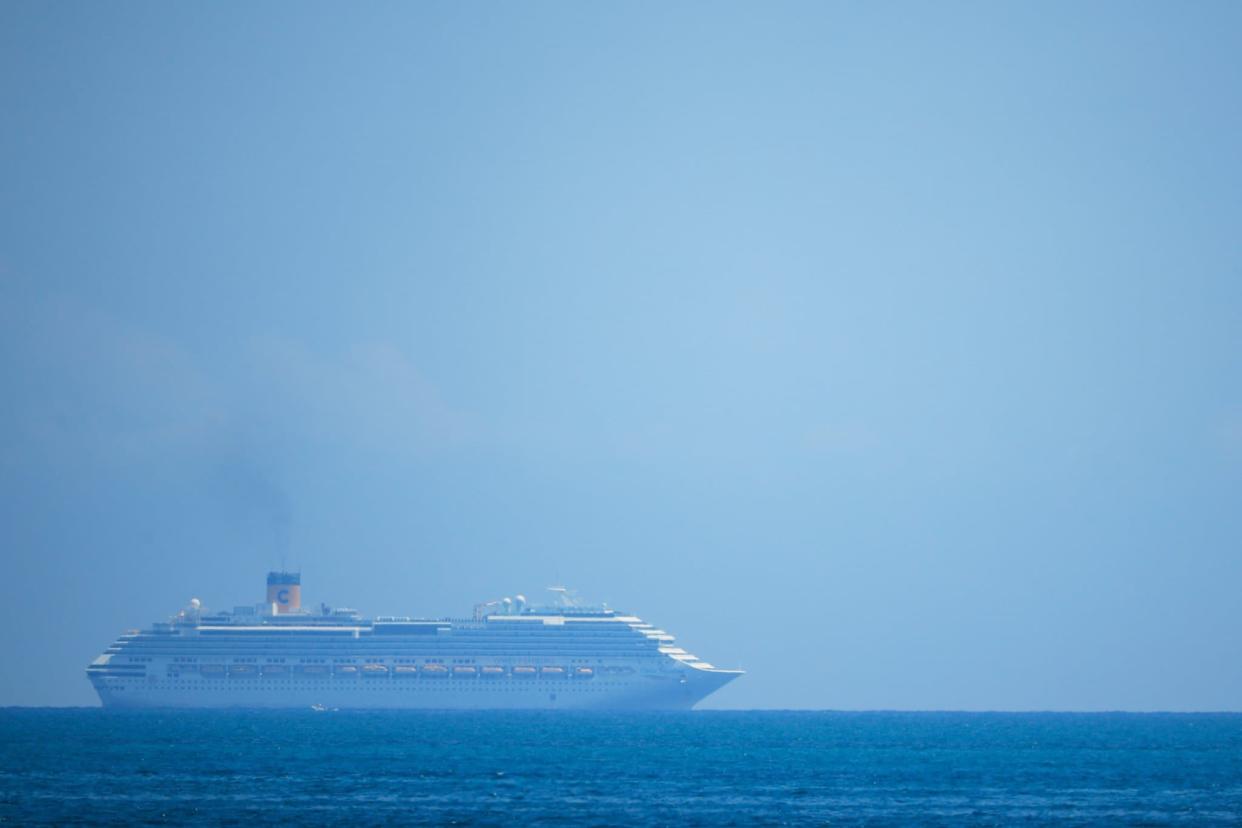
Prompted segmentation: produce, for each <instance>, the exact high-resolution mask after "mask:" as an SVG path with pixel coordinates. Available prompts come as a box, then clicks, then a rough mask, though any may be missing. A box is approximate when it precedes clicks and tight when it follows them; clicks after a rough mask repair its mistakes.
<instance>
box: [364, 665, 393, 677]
mask: <svg viewBox="0 0 1242 828" xmlns="http://www.w3.org/2000/svg"><path fill="white" fill-rule="evenodd" d="M362 674H363V675H364V676H366V677H367V678H387V677H388V668H387V667H386V666H384V665H383V664H364V665H362Z"/></svg>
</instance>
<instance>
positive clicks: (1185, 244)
mask: <svg viewBox="0 0 1242 828" xmlns="http://www.w3.org/2000/svg"><path fill="white" fill-rule="evenodd" d="M0 171H2V172H3V175H2V177H0V381H2V382H3V389H4V391H3V397H2V399H3V405H2V406H0V440H2V441H3V442H2V444H0V527H2V528H0V542H2V543H0V545H2V553H0V554H2V555H3V563H2V566H3V570H2V572H0V575H2V577H0V606H2V607H3V609H2V613H3V615H2V617H0V623H2V626H0V658H2V659H3V663H4V669H3V670H0V704H57V705H61V704H95V703H97V701H96V699H95V696H94V693H93V691H92V690H91V688H90V685H89V683H88V682H87V680H86V678H85V674H84V671H83V668H85V666H86V665H87V663H88V662H89V661H90V659H91V658H93V657H94V656H95V655H96V654H97V653H98V652H100V651H101V650H102V649H103V648H104V647H105V646H107V644H108V643H109V642H110V641H111V640H112V639H113V638H114V637H115V636H116V635H117V634H118V633H120V632H122V631H123V630H125V629H127V628H130V627H138V626H145V625H147V624H148V623H150V622H151V621H153V620H157V619H162V618H164V617H166V616H167V615H169V614H171V613H173V612H175V611H176V610H177V609H178V608H179V607H181V606H182V605H184V603H185V602H186V601H188V599H189V598H190V597H191V596H197V597H199V598H201V599H202V600H203V601H204V603H206V604H207V605H208V606H212V607H231V606H232V605H233V604H240V603H252V602H255V601H259V600H261V599H262V594H263V577H264V574H265V573H266V571H267V570H268V569H269V568H270V567H273V566H276V565H279V564H280V562H281V559H282V556H283V557H284V558H285V559H286V560H287V561H288V563H289V565H290V566H292V567H298V568H300V569H301V570H302V572H303V573H304V579H303V580H304V587H303V590H304V595H305V597H306V599H307V600H309V601H319V600H324V601H328V602H330V603H333V604H335V605H338V606H340V605H348V606H354V607H357V608H359V609H361V610H362V611H364V612H367V613H376V614H397V613H400V614H416V615H437V616H438V615H454V616H464V615H468V614H469V612H470V608H471V606H472V605H473V604H474V603H475V602H476V601H481V600H484V599H488V598H496V597H501V596H503V595H512V594H514V593H516V592H525V593H526V594H528V595H531V596H534V595H536V594H538V593H540V592H541V590H542V588H543V587H545V586H547V585H549V584H551V583H553V582H554V581H556V580H560V581H564V582H567V583H569V584H570V585H572V586H576V587H577V588H578V589H579V590H580V592H581V593H582V594H583V595H584V596H587V597H589V598H594V599H597V600H602V601H608V602H609V603H610V604H612V605H614V606H617V607H620V608H624V609H629V610H632V611H634V612H637V613H639V614H641V615H642V616H643V617H644V618H646V619H648V620H650V621H652V622H654V623H656V624H657V625H659V626H661V627H664V628H666V629H668V630H669V631H671V632H673V633H674V634H676V635H677V636H678V640H679V643H681V644H682V645H683V646H685V647H686V648H687V649H689V650H690V651H691V652H694V653H696V654H698V655H700V656H702V657H704V658H706V659H707V660H709V661H712V662H713V663H715V664H718V665H720V666H728V667H734V666H741V667H743V668H745V669H746V670H748V671H749V672H748V675H746V676H745V677H744V678H742V679H741V680H739V681H737V682H735V683H734V684H732V685H731V686H730V687H728V688H727V689H726V690H724V691H722V692H721V693H719V694H718V695H717V696H715V697H713V698H712V699H711V700H710V703H709V706H727V707H752V706H758V707H819V708H824V707H826V708H991V709H1032V708H1034V709H1065V708H1069V709H1116V708H1128V709H1217V710H1219V709H1239V708H1242V598H1240V589H1242V4H1238V3H1236V2H1221V3H1212V2H1194V3H1175V2H1167V3H1162V4H1143V3H1137V2H1118V3H1106V2H1091V3H1079V2H1065V3H1034V2H1032V3H1027V4H1020V3H1016V2H1014V3H991V2H979V3H972V4H954V3H922V2H919V3H909V4H902V3H862V2H857V3H825V2H816V3H808V4H805V5H803V4H795V3H775V4H774V3H752V4H743V5H727V4H722V3H716V2H713V3H697V4H696V3H664V2H660V3H654V2H653V3H641V2H627V3H619V4H612V5H605V4H600V3H586V4H584V3H570V2H566V3H526V4H521V3H483V2H477V3H460V2H451V3H443V4H435V3H397V4H385V3H367V4H361V5H359V4H345V3H339V4H332V5H316V4H311V3H260V4H223V5H220V4H203V3H166V2H156V3H138V2H125V3H118V2H114V3H82V4H68V3H45V2H29V3H26V2H12V1H10V2H6V3H3V4H0Z"/></svg>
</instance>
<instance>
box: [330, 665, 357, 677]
mask: <svg viewBox="0 0 1242 828" xmlns="http://www.w3.org/2000/svg"><path fill="white" fill-rule="evenodd" d="M332 672H333V673H336V674H337V675H338V676H356V675H358V668H357V667H355V666H354V665H352V664H338V665H336V667H335V668H333V670H332Z"/></svg>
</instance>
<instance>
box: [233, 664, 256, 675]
mask: <svg viewBox="0 0 1242 828" xmlns="http://www.w3.org/2000/svg"><path fill="white" fill-rule="evenodd" d="M258 675H259V671H258V669H257V668H256V667H255V666H254V665H253V664H230V665H229V678H255V677H256V676H258Z"/></svg>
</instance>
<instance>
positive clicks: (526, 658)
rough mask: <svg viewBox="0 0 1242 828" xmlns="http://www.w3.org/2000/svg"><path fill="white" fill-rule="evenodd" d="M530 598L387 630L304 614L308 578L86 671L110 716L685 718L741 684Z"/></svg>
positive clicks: (613, 625)
mask: <svg viewBox="0 0 1242 828" xmlns="http://www.w3.org/2000/svg"><path fill="white" fill-rule="evenodd" d="M551 590H552V592H553V594H554V603H552V604H551V605H550V606H540V607H535V606H530V605H528V604H527V601H526V599H525V598H524V597H523V596H521V595H518V596H516V597H514V598H504V599H502V600H498V601H489V602H487V603H483V604H478V605H476V606H475V608H474V613H473V616H472V617H471V618H469V619H455V618H445V619H417V618H404V617H400V618H398V617H377V618H375V619H365V618H363V617H362V616H360V615H359V614H358V613H357V612H356V611H355V610H352V609H334V608H332V607H329V606H327V605H320V606H319V607H318V608H317V609H315V610H308V609H303V608H302V606H301V575H300V573H293V572H272V573H269V574H268V576H267V600H266V601H265V602H264V603H262V604H257V605H252V606H241V607H235V608H234V609H233V611H232V612H209V611H208V610H207V609H205V608H204V607H203V606H202V605H201V603H200V602H199V600H198V599H193V600H192V601H190V604H189V605H188V606H187V607H186V608H185V609H183V610H181V612H179V613H178V614H177V615H175V616H174V617H172V618H170V619H169V620H168V621H166V622H161V623H156V624H153V625H152V626H151V628H150V629H147V630H131V631H129V632H127V633H125V634H123V635H121V636H120V637H119V638H118V639H117V640H116V641H115V642H113V644H112V645H111V646H110V647H108V649H107V650H106V651H104V653H103V654H101V655H100V656H99V657H98V658H96V659H95V660H94V661H93V662H91V664H90V666H89V667H87V668H86V674H87V677H88V678H89V679H90V681H91V683H92V684H93V685H94V687H95V690H96V692H98V694H99V699H100V701H101V702H102V703H103V705H104V706H105V707H109V708H114V707H115V708H148V707H161V708H177V707H181V708H207V707H215V708H225V707H234V708H313V709H315V710H330V709H339V710H344V709H372V708H393V709H399V708H407V709H408V708H422V709H480V710H481V709H609V710H685V709H689V708H691V707H693V706H694V705H695V704H697V703H698V702H700V701H702V700H703V699H704V698H706V697H707V696H708V695H710V694H711V693H713V692H715V691H716V690H719V689H720V688H721V687H723V686H724V685H725V684H728V683H729V682H730V681H732V680H733V679H735V678H737V677H738V676H739V675H741V673H742V671H740V670H724V669H721V668H719V667H714V666H712V665H711V664H709V663H707V662H706V661H703V660H702V659H699V658H697V657H695V656H693V655H691V654H690V653H688V652H686V651H685V650H684V649H682V648H681V647H678V646H676V645H675V643H674V639H673V636H671V635H669V634H668V633H667V632H665V631H664V630H661V629H657V628H655V627H654V626H652V625H651V624H647V623H645V622H643V620H642V619H641V618H638V617H636V616H633V615H627V614H625V613H622V612H617V611H615V610H612V609H609V608H607V607H588V606H582V605H580V604H579V602H578V601H577V600H576V599H574V597H573V596H572V594H571V593H570V592H569V590H567V589H565V588H563V587H552V588H551Z"/></svg>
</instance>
